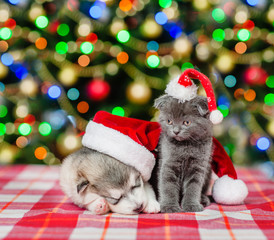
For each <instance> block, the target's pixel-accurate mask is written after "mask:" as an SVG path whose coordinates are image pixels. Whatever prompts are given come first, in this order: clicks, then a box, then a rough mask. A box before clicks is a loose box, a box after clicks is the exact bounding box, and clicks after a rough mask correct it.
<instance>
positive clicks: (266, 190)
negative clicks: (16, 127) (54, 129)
mask: <svg viewBox="0 0 274 240" xmlns="http://www.w3.org/2000/svg"><path fill="white" fill-rule="evenodd" d="M236 170H237V173H238V177H239V178H240V179H242V180H243V181H244V182H245V183H246V184H247V187H248V190H249V195H248V197H247V198H246V200H245V204H244V205H238V206H224V205H219V204H216V203H212V204H211V205H210V206H209V207H207V208H206V209H205V210H204V211H203V212H198V213H172V214H140V215H120V214H116V213H109V214H106V215H103V216H96V215H92V214H90V212H88V211H86V210H84V209H81V208H79V207H77V206H75V205H74V204H72V202H71V201H70V200H69V199H68V198H67V197H66V196H65V195H64V194H63V192H62V191H61V189H60V186H59V166H44V165H8V166H0V239H21V240H22V239H77V240H81V239H119V240H121V239H149V240H151V239H157V240H159V239H167V240H172V239H187V240H190V239H208V240H214V239H216V240H220V239H222V240H223V239H246V240H252V239H254V240H261V239H274V203H273V200H274V184H273V181H271V180H269V179H267V178H266V176H265V175H264V174H263V173H262V172H261V171H259V170H258V169H254V168H236Z"/></svg>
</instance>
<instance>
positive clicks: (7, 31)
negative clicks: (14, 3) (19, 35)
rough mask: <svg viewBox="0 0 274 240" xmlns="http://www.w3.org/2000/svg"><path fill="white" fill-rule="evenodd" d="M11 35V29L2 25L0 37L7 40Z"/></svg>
mask: <svg viewBox="0 0 274 240" xmlns="http://www.w3.org/2000/svg"><path fill="white" fill-rule="evenodd" d="M11 36H12V31H11V30H10V29H9V28H7V27H3V28H1V29H0V38H2V39H4V40H8V39H10V38H11Z"/></svg>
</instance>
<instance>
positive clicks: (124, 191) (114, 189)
mask: <svg viewBox="0 0 274 240" xmlns="http://www.w3.org/2000/svg"><path fill="white" fill-rule="evenodd" d="M60 185H61V187H62V189H63V191H64V193H65V194H66V195H67V196H68V197H70V198H71V200H72V201H73V202H74V203H75V204H76V205H78V206H80V207H82V208H87V209H88V210H90V211H91V212H92V213H94V214H105V213H107V212H108V211H112V212H116V213H121V214H138V213H140V212H147V213H157V212H159V211H160V205H159V203H158V202H157V200H156V197H155V193H154V191H153V189H152V187H151V186H150V184H149V183H147V182H144V181H143V179H142V177H141V175H140V173H139V172H138V171H137V170H136V169H135V168H133V167H131V166H128V165H125V164H124V163H122V162H120V161H118V160H117V159H115V158H112V157H110V156H108V155H106V154H103V153H100V152H98V151H95V150H92V149H89V148H86V147H83V148H81V149H80V150H78V151H76V152H74V153H72V154H71V155H69V156H68V157H67V158H65V159H64V161H63V163H62V165H61V171H60Z"/></svg>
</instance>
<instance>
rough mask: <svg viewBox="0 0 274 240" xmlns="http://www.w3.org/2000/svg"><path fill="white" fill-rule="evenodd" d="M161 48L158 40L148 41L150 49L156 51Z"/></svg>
mask: <svg viewBox="0 0 274 240" xmlns="http://www.w3.org/2000/svg"><path fill="white" fill-rule="evenodd" d="M158 49H159V44H158V43H157V42H156V41H150V42H148V43H147V50H148V51H155V52H157V51H158Z"/></svg>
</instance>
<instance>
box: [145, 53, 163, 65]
mask: <svg viewBox="0 0 274 240" xmlns="http://www.w3.org/2000/svg"><path fill="white" fill-rule="evenodd" d="M159 64H160V58H159V57H158V56H156V55H150V56H149V57H148V58H147V65H148V66H150V67H151V68H157V67H158V66H159Z"/></svg>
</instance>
